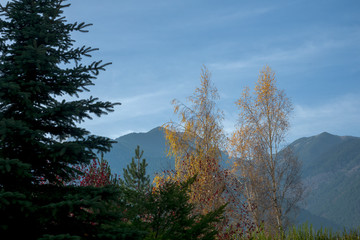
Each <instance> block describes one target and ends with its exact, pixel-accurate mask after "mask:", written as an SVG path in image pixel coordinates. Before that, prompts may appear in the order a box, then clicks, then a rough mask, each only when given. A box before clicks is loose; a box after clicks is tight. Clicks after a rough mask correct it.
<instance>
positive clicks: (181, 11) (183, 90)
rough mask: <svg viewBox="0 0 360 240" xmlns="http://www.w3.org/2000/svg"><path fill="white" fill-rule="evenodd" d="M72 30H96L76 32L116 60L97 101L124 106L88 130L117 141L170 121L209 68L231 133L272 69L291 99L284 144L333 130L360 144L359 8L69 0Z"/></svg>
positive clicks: (347, 4) (99, 83) (206, 0)
mask: <svg viewBox="0 0 360 240" xmlns="http://www.w3.org/2000/svg"><path fill="white" fill-rule="evenodd" d="M69 2H70V3H71V4H72V6H71V7H70V8H67V9H66V10H65V15H66V16H67V19H68V20H69V21H70V22H73V21H79V22H81V21H85V22H87V23H93V24H94V25H93V26H92V27H90V28H89V30H90V32H89V33H85V34H83V33H82V34H78V33H76V34H74V39H75V40H76V41H77V44H79V45H87V46H92V47H98V48H100V51H98V52H96V53H95V54H93V59H94V60H96V59H102V60H104V61H106V62H112V63H113V64H112V65H111V66H109V67H108V68H107V70H106V72H103V73H102V74H100V75H99V77H98V79H97V80H96V81H95V86H94V87H92V88H91V95H93V96H97V97H99V98H100V99H102V100H109V101H116V102H121V103H122V105H121V106H118V107H116V109H115V112H114V113H111V114H109V115H107V116H104V117H101V118H96V117H94V120H91V121H87V122H86V123H84V124H82V126H84V127H86V128H87V129H89V130H90V131H91V132H92V133H93V134H97V135H103V136H108V137H111V138H116V137H118V136H121V135H124V134H126V133H129V132H146V131H149V130H151V129H152V128H154V127H156V126H160V125H162V124H163V123H165V122H167V121H169V120H170V119H172V120H176V117H175V116H174V115H173V114H172V105H171V103H170V102H171V100H172V99H174V98H176V99H178V100H180V101H183V102H186V97H188V96H190V95H191V94H192V93H193V91H194V89H195V88H196V87H197V86H198V85H199V83H200V80H199V77H200V72H201V68H202V66H203V65H206V66H207V68H208V69H209V70H210V71H211V73H212V81H213V83H214V84H215V86H216V87H217V89H218V91H219V94H220V97H221V99H220V100H219V102H218V106H219V108H221V109H222V110H223V111H224V113H225V120H224V122H223V125H224V128H225V130H226V132H228V133H230V132H231V131H232V130H233V129H234V124H235V123H236V119H237V115H238V111H237V108H236V106H235V104H234V102H235V101H236V99H238V98H239V97H240V94H241V92H242V89H243V88H244V87H245V86H249V87H252V86H253V85H254V82H255V81H256V80H257V78H258V75H259V71H260V70H261V69H262V67H263V66H264V65H269V66H270V67H271V68H272V69H273V71H274V72H275V74H276V78H277V83H278V87H279V88H281V89H284V90H285V92H286V94H287V96H288V97H289V98H290V99H291V100H292V103H293V105H294V112H293V115H292V118H291V123H292V125H291V130H290V132H289V135H288V141H292V140H295V139H297V138H299V137H304V136H312V135H316V134H319V133H321V132H324V131H327V132H330V133H332V134H337V135H353V136H360V125H359V121H360V14H359V13H360V1H357V0H345V1H340V0H339V1H332V0H326V1H313V0H309V1H240V0H237V1H235V0H234V1H212V0H196V1H195V0H181V1H180V0H178V1H175V0H161V1H160V0H154V1H148V0H141V1H140V0H139V1H135V0H133V1H130V0H127V1H125V0H124V1H119V0H103V1H98V0H96V1H95V0H86V1H84V0H71V1H69Z"/></svg>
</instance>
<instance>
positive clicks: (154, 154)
mask: <svg viewBox="0 0 360 240" xmlns="http://www.w3.org/2000/svg"><path fill="white" fill-rule="evenodd" d="M115 140H116V141H117V143H116V144H114V145H113V148H112V149H111V151H110V152H109V153H106V154H105V155H104V157H105V159H107V160H108V161H109V163H110V166H111V168H112V170H113V172H115V173H117V174H120V175H122V172H123V171H122V170H123V168H125V167H126V165H127V164H129V163H130V162H131V158H132V157H134V150H135V148H136V146H137V145H139V146H140V147H141V149H142V150H144V158H145V159H146V160H147V162H148V164H149V165H148V173H149V175H150V177H151V178H153V177H154V176H155V173H157V172H161V171H163V170H167V169H174V159H173V158H171V157H168V156H167V151H166V144H165V136H164V129H163V128H162V127H156V128H153V129H151V130H150V131H148V132H145V133H130V134H126V135H124V136H121V137H119V138H116V139H115ZM289 146H291V147H292V148H293V149H294V153H295V154H297V155H298V158H299V160H300V161H301V162H302V164H303V179H304V182H305V183H306V185H307V186H309V188H308V189H310V191H309V192H310V193H309V196H307V198H306V201H305V202H306V203H307V204H306V205H304V206H301V207H302V208H303V210H302V211H301V212H300V214H299V215H300V216H299V218H298V221H299V223H301V222H305V221H306V220H309V222H311V219H313V220H314V221H317V223H316V224H315V223H314V226H320V225H321V224H323V225H325V226H330V227H333V228H334V229H336V230H343V227H346V228H353V227H358V226H359V225H360V138H359V137H354V136H337V135H333V134H330V133H328V132H322V133H320V134H318V135H314V136H310V137H303V138H299V139H297V140H295V141H294V142H292V143H291V144H289ZM307 218H310V219H307ZM318 222H319V224H318Z"/></svg>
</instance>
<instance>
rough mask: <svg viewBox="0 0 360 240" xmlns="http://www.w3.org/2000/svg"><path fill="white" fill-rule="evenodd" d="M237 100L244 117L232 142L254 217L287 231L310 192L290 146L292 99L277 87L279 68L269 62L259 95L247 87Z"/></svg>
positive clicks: (257, 89)
mask: <svg viewBox="0 0 360 240" xmlns="http://www.w3.org/2000/svg"><path fill="white" fill-rule="evenodd" d="M236 105H237V106H238V108H239V110H240V114H239V120H238V125H237V128H236V130H235V132H234V133H233V134H232V137H231V139H230V144H229V146H230V152H231V155H232V157H233V158H234V159H235V161H234V171H235V172H237V173H238V174H239V178H240V179H241V181H242V182H243V186H244V187H243V188H242V191H243V194H244V195H245V198H246V200H247V203H248V207H249V210H250V211H251V213H252V217H253V220H254V222H256V223H257V225H258V226H259V225H261V224H262V223H263V224H264V225H265V226H264V227H265V229H266V230H267V231H268V232H269V233H272V234H276V233H281V232H282V231H283V229H285V228H286V227H287V225H288V223H289V219H290V218H289V215H290V213H291V212H294V211H295V210H296V204H297V203H298V202H299V201H300V200H301V199H302V195H303V192H304V188H303V184H302V182H301V175H300V170H301V164H300V162H299V161H298V159H297V157H296V156H295V155H294V153H293V152H292V150H291V149H290V148H289V147H285V137H286V134H287V132H288V130H289V127H290V125H289V117H290V114H291V112H292V110H293V107H292V104H291V101H290V100H289V98H288V97H287V96H286V94H285V92H284V91H283V90H279V89H278V88H277V86H276V79H275V73H274V72H273V71H272V70H271V69H270V67H264V68H263V69H262V70H261V71H260V76H259V79H258V81H257V83H256V85H255V89H254V93H253V95H251V94H250V90H249V88H245V89H244V91H243V93H242V96H241V97H240V98H239V100H238V101H237V102H236Z"/></svg>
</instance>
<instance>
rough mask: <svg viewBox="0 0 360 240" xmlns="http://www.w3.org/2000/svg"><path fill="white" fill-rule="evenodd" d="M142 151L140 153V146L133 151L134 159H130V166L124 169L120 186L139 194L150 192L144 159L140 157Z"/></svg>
mask: <svg viewBox="0 0 360 240" xmlns="http://www.w3.org/2000/svg"><path fill="white" fill-rule="evenodd" d="M143 154H144V151H143V150H141V151H140V146H137V147H136V149H135V157H134V158H132V160H131V163H130V165H127V167H126V168H124V180H123V181H122V185H124V186H126V187H127V188H128V189H131V190H135V191H137V192H141V193H144V194H145V193H147V192H149V191H150V177H149V175H147V174H146V167H147V166H148V164H147V163H146V159H145V158H143V159H142V156H143Z"/></svg>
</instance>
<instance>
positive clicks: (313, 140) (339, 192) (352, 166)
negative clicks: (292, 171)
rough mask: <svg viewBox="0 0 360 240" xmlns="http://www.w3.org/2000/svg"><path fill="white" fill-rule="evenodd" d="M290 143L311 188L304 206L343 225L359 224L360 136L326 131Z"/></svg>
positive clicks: (354, 225)
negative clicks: (337, 134) (340, 134)
mask: <svg viewBox="0 0 360 240" xmlns="http://www.w3.org/2000/svg"><path fill="white" fill-rule="evenodd" d="M291 146H292V147H293V148H294V151H295V153H297V155H298V157H299V159H300V160H301V161H302V163H303V178H304V181H305V183H306V184H307V186H308V189H309V193H308V196H307V198H306V205H305V209H306V210H307V211H309V212H310V213H311V214H313V215H316V216H318V217H322V218H324V219H327V220H329V221H332V222H333V223H335V224H337V225H339V226H341V227H343V226H346V227H350V228H351V227H358V226H360V138H357V137H348V136H347V137H340V136H335V135H331V134H329V133H326V132H325V133H321V134H319V135H317V136H313V137H308V138H301V139H298V140H296V141H295V142H293V143H292V144H291Z"/></svg>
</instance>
